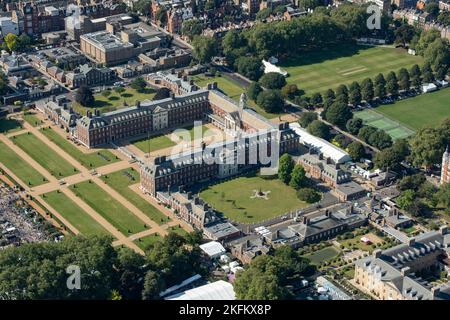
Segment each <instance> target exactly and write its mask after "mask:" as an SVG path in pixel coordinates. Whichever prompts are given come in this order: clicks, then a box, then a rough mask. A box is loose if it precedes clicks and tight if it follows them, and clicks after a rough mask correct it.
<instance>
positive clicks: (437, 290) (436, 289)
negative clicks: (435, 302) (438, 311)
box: [431, 287, 441, 297]
mask: <svg viewBox="0 0 450 320" xmlns="http://www.w3.org/2000/svg"><path fill="white" fill-rule="evenodd" d="M439 293H441V288H439V287H434V288H431V294H432V295H433V297H437V296H438V295H439Z"/></svg>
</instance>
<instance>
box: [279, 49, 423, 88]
mask: <svg viewBox="0 0 450 320" xmlns="http://www.w3.org/2000/svg"><path fill="white" fill-rule="evenodd" d="M421 62H422V59H421V58H420V57H418V56H412V55H409V54H407V53H406V51H405V50H403V49H394V48H387V47H368V46H357V45H345V46H336V47H332V48H323V49H322V50H320V51H314V52H309V53H303V54H301V55H300V56H299V57H297V58H295V59H291V60H288V61H285V62H282V63H280V65H279V66H280V67H281V68H282V69H284V70H286V71H287V72H288V73H289V77H287V78H286V80H287V81H288V82H289V83H295V84H297V86H298V87H299V88H300V89H302V90H304V91H305V93H306V94H307V95H311V94H312V93H315V92H324V91H326V90H327V89H329V88H336V87H338V86H339V85H340V84H347V85H349V84H350V83H352V82H353V81H358V82H361V81H362V80H363V79H364V78H367V77H369V78H374V77H375V76H376V75H377V74H378V73H383V74H385V75H386V74H387V73H389V71H397V70H399V69H400V68H402V67H411V66H412V65H414V64H420V63H421Z"/></svg>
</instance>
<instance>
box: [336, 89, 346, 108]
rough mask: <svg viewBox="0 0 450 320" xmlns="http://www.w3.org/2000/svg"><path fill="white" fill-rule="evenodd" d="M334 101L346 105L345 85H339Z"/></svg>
mask: <svg viewBox="0 0 450 320" xmlns="http://www.w3.org/2000/svg"><path fill="white" fill-rule="evenodd" d="M336 101H339V102H342V103H345V104H347V103H348V88H347V86H346V85H345V84H341V85H339V86H338V87H337V89H336Z"/></svg>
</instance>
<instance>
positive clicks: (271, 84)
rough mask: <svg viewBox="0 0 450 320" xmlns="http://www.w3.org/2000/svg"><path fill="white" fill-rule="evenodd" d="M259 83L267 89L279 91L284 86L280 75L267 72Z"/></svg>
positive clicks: (284, 81) (283, 79) (284, 80)
mask: <svg viewBox="0 0 450 320" xmlns="http://www.w3.org/2000/svg"><path fill="white" fill-rule="evenodd" d="M259 83H260V84H261V85H262V86H263V87H265V88H267V89H281V88H282V87H284V86H285V85H286V79H285V78H284V76H283V75H282V74H279V73H277V72H269V73H266V74H264V75H263V76H262V77H261V79H259Z"/></svg>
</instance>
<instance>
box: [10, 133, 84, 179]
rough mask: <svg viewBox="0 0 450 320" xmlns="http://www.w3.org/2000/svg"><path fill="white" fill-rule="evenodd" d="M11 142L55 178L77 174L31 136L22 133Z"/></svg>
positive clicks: (66, 163)
mask: <svg viewBox="0 0 450 320" xmlns="http://www.w3.org/2000/svg"><path fill="white" fill-rule="evenodd" d="M11 141H12V142H14V144H16V145H17V146H19V147H20V148H21V149H22V150H24V151H25V152H26V153H28V154H29V155H30V157H32V158H33V159H34V160H35V161H36V162H38V163H39V164H40V165H41V166H43V167H44V168H45V169H46V170H47V171H48V172H50V173H51V174H52V175H53V176H55V177H57V178H62V177H67V176H71V175H73V174H75V173H77V172H78V170H77V169H75V168H73V167H72V165H71V164H70V163H68V162H67V161H66V160H64V159H63V158H61V157H60V156H59V155H58V154H57V153H56V152H55V151H53V150H52V149H50V147H48V146H47V145H46V144H45V143H43V142H42V141H41V140H39V139H38V138H37V137H36V136H34V135H33V134H28V133H24V134H21V135H18V136H14V137H12V138H11Z"/></svg>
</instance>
